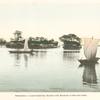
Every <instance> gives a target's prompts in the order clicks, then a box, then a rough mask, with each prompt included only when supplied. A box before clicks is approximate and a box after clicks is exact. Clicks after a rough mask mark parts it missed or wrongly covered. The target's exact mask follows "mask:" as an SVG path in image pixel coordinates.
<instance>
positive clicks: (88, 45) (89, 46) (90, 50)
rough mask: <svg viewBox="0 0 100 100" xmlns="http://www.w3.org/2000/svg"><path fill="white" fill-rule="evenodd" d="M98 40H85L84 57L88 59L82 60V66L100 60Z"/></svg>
mask: <svg viewBox="0 0 100 100" xmlns="http://www.w3.org/2000/svg"><path fill="white" fill-rule="evenodd" d="M97 46H98V40H97V39H94V38H93V37H92V38H88V39H84V55H85V57H86V59H80V60H79V62H80V63H81V64H85V63H97V61H98V60H99V58H97V57H96V54H97Z"/></svg>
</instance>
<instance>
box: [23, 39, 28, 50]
mask: <svg viewBox="0 0 100 100" xmlns="http://www.w3.org/2000/svg"><path fill="white" fill-rule="evenodd" d="M28 50H29V48H28V39H25V43H24V51H28Z"/></svg>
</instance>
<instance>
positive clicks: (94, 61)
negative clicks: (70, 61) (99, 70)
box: [78, 58, 100, 64]
mask: <svg viewBox="0 0 100 100" xmlns="http://www.w3.org/2000/svg"><path fill="white" fill-rule="evenodd" d="M99 59H100V58H94V59H92V60H87V59H80V60H78V61H79V62H80V63H81V64H93V63H98V60H99Z"/></svg>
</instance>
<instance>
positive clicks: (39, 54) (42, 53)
mask: <svg viewBox="0 0 100 100" xmlns="http://www.w3.org/2000/svg"><path fill="white" fill-rule="evenodd" d="M46 54H47V51H36V52H34V57H36V58H44V57H45V56H46Z"/></svg>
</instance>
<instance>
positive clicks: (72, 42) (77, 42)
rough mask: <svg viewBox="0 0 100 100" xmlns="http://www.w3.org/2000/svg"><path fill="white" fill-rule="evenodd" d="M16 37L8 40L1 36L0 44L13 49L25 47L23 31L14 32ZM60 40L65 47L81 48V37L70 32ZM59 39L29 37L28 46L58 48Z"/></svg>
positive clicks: (31, 47) (30, 47)
mask: <svg viewBox="0 0 100 100" xmlns="http://www.w3.org/2000/svg"><path fill="white" fill-rule="evenodd" d="M13 35H14V37H13V38H10V41H6V40H4V39H2V38H0V46H3V45H4V46H6V47H7V48H11V49H23V48H24V42H25V39H24V38H23V37H22V32H21V31H19V30H16V31H15V32H14V33H13ZM59 40H60V41H61V42H63V49H68V50H69V49H70V50H74V49H75V50H77V49H81V47H82V45H81V38H79V37H78V36H77V35H75V34H68V35H63V36H61V37H59ZM58 44H59V43H58V41H55V40H54V39H49V40H48V39H47V38H45V37H29V38H28V47H29V49H48V48H57V47H59V45H58Z"/></svg>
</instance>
